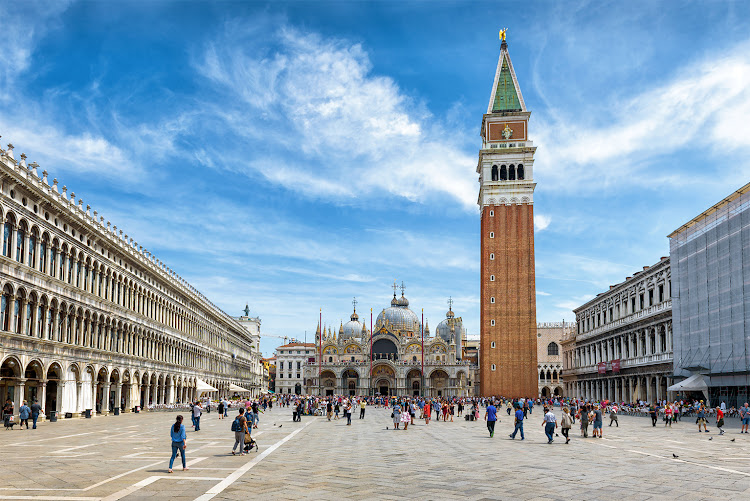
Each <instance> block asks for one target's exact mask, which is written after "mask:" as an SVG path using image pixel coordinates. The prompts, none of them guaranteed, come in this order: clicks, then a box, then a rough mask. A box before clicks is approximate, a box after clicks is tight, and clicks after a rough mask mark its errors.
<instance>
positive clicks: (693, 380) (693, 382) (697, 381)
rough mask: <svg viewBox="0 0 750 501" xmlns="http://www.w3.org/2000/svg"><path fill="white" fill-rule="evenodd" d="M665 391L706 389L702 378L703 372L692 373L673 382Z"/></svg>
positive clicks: (705, 390)
mask: <svg viewBox="0 0 750 501" xmlns="http://www.w3.org/2000/svg"><path fill="white" fill-rule="evenodd" d="M667 391H703V392H707V391H708V384H706V381H705V380H704V379H703V374H693V375H692V376H690V377H689V378H687V379H685V380H684V381H680V382H679V383H675V384H673V385H672V386H670V387H669V388H667Z"/></svg>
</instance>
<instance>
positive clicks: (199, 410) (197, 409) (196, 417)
mask: <svg viewBox="0 0 750 501" xmlns="http://www.w3.org/2000/svg"><path fill="white" fill-rule="evenodd" d="M201 414H203V407H201V403H200V402H198V401H196V402H195V404H194V405H193V422H194V423H195V431H201Z"/></svg>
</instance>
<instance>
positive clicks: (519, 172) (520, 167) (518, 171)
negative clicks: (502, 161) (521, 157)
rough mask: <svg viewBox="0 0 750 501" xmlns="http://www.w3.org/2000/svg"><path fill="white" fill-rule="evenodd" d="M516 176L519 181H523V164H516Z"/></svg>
mask: <svg viewBox="0 0 750 501" xmlns="http://www.w3.org/2000/svg"><path fill="white" fill-rule="evenodd" d="M516 174H517V175H518V179H519V180H521V179H523V177H524V169H523V164H518V167H517V168H516Z"/></svg>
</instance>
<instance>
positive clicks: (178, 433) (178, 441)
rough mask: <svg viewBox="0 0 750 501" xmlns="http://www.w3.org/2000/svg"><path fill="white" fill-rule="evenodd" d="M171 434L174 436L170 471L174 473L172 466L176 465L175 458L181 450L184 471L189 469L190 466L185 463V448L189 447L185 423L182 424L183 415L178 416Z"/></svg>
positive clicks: (170, 430)
mask: <svg viewBox="0 0 750 501" xmlns="http://www.w3.org/2000/svg"><path fill="white" fill-rule="evenodd" d="M169 435H170V436H171V437H172V459H170V460H169V470H167V471H168V472H169V473H172V466H173V465H174V458H176V457H177V452H178V451H179V453H180V457H181V458H182V471H187V470H189V468H188V467H187V465H186V464H185V448H186V447H187V435H186V434H185V425H184V424H182V416H177V418H176V419H175V423H174V424H173V425H172V427H171V428H169Z"/></svg>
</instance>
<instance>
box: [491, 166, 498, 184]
mask: <svg viewBox="0 0 750 501" xmlns="http://www.w3.org/2000/svg"><path fill="white" fill-rule="evenodd" d="M492 180H493V181H497V165H493V166H492Z"/></svg>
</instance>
